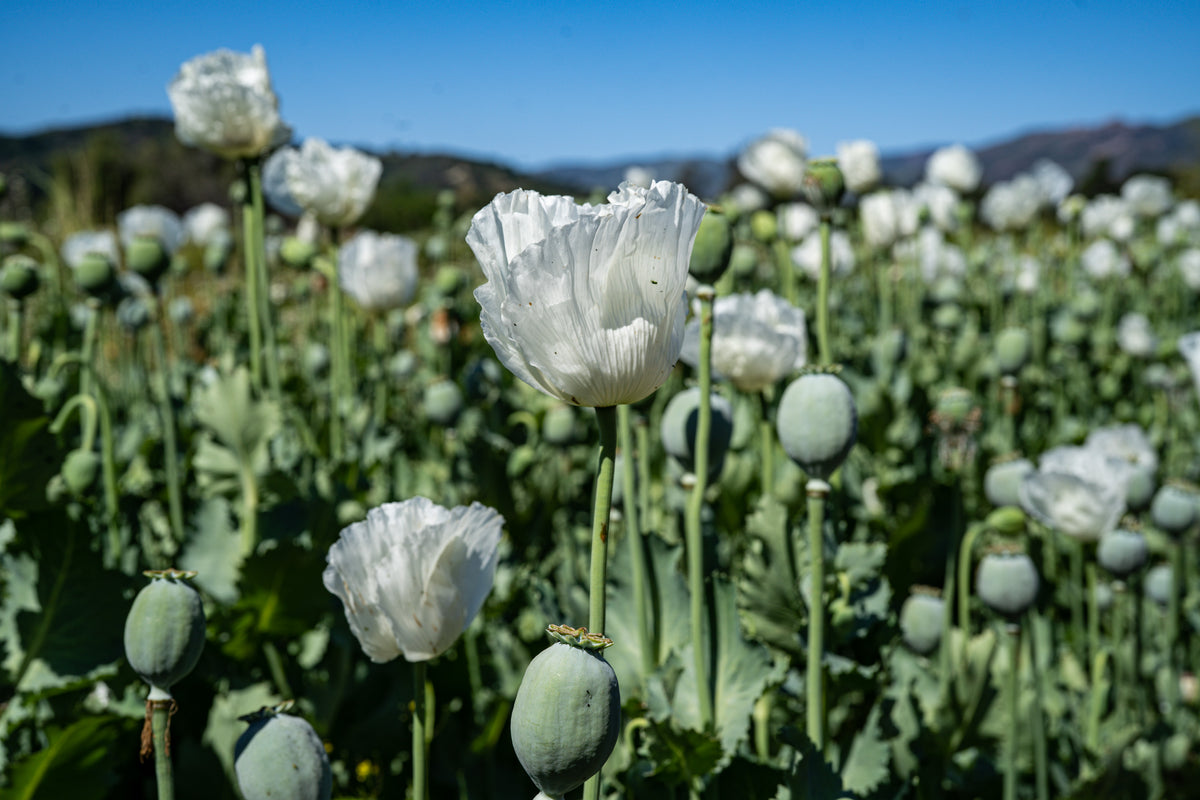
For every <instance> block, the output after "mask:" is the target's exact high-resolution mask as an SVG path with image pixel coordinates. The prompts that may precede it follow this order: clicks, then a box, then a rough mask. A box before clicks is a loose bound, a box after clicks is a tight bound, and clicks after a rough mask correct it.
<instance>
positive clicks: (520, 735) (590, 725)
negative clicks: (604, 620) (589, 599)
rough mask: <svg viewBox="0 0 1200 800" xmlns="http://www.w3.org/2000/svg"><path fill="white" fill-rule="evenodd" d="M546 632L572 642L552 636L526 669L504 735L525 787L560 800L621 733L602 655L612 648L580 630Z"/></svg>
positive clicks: (614, 689) (617, 696) (612, 678)
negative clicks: (526, 779) (507, 736)
mask: <svg viewBox="0 0 1200 800" xmlns="http://www.w3.org/2000/svg"><path fill="white" fill-rule="evenodd" d="M551 629H552V630H555V629H557V630H560V631H572V632H573V633H576V634H578V636H577V637H575V638H572V637H569V636H566V635H561V634H560V635H558V636H557V637H556V638H558V641H556V642H555V643H554V644H552V645H550V646H549V647H548V648H546V649H545V650H543V651H542V652H541V653H539V654H538V655H537V657H535V658H534V659H533V661H531V662H530V664H529V667H528V668H527V669H526V670H525V677H524V678H523V679H522V680H521V686H520V688H519V689H517V698H516V700H515V701H514V702H513V710H512V723H511V728H510V731H511V733H512V743H513V750H514V751H515V752H516V754H517V760H518V761H520V762H521V766H522V767H524V768H525V772H526V773H527V774H528V775H529V778H530V780H532V781H533V783H534V785H536V786H537V788H538V789H539V790H540V791H541V792H542V794H544V795H545V796H546V797H548V798H562V797H563V796H564V795H565V794H566V793H567V792H569V791H571V790H572V789H574V788H575V787H577V786H579V785H581V784H582V783H583V782H584V781H586V780H587V779H588V778H590V777H591V776H592V775H595V774H596V772H597V771H599V769H600V767H602V766H603V765H604V762H605V761H607V760H608V756H609V754H610V753H612V750H613V747H614V746H615V745H616V743H617V737H618V735H619V734H620V732H621V693H620V689H619V687H618V686H617V675H616V673H615V672H613V668H612V667H611V666H610V665H609V663H608V662H607V661H605V660H604V656H603V655H602V654H601V648H602V647H604V646H606V645H605V644H604V643H605V642H607V643H608V644H612V640H610V639H603V638H602V637H598V636H595V635H594V634H588V633H587V631H586V630H585V629H582V628H581V629H578V630H576V629H572V628H566V627H564V626H551ZM552 635H553V634H552ZM589 640H590V641H589Z"/></svg>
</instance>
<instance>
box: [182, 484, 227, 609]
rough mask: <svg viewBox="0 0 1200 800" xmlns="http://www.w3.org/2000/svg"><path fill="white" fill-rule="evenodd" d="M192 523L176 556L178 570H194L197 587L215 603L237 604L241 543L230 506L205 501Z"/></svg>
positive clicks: (209, 500) (214, 499)
mask: <svg viewBox="0 0 1200 800" xmlns="http://www.w3.org/2000/svg"><path fill="white" fill-rule="evenodd" d="M194 519H195V525H194V529H193V531H192V535H191V536H190V537H189V538H188V541H187V544H186V545H185V546H184V548H183V552H182V553H181V554H180V556H179V567H180V569H188V570H194V571H195V572H196V579H195V580H196V585H197V586H199V587H200V588H201V589H203V590H204V591H205V592H207V593H208V594H209V595H211V596H212V598H213V599H214V600H216V601H217V602H218V603H222V604H225V605H229V604H231V603H235V602H237V599H238V596H239V593H238V579H239V577H240V576H241V566H242V543H241V536H240V533H239V531H238V530H237V529H236V528H235V527H234V526H233V523H232V518H231V513H230V509H229V503H228V502H227V501H226V500H225V499H224V498H220V497H214V498H210V499H208V500H205V501H204V503H203V504H202V505H201V506H200V509H199V511H197V512H196V516H195V518H194Z"/></svg>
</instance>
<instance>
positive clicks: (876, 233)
mask: <svg viewBox="0 0 1200 800" xmlns="http://www.w3.org/2000/svg"><path fill="white" fill-rule="evenodd" d="M858 219H859V222H860V223H861V224H862V234H863V239H865V240H866V242H867V244H869V245H870V246H871V247H874V248H882V247H887V246H888V245H890V244H892V243H893V242H895V241H896V237H897V236H899V235H900V209H899V207H898V204H897V203H896V194H895V192H890V191H887V190H886V189H885V190H883V191H879V192H872V193H871V194H868V195H866V196H864V197H863V198H862V199H861V200H859V201H858Z"/></svg>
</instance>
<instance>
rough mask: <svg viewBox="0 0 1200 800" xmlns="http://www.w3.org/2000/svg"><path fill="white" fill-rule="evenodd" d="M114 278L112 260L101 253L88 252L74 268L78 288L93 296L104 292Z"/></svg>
mask: <svg viewBox="0 0 1200 800" xmlns="http://www.w3.org/2000/svg"><path fill="white" fill-rule="evenodd" d="M116 280H117V273H116V270H115V269H114V268H113V264H112V262H111V261H109V260H108V257H107V256H105V255H102V254H101V253H88V254H87V255H85V256H83V258H81V259H80V260H79V265H78V266H77V267H76V268H75V281H76V283H78V284H79V288H80V289H83V291H85V292H87V293H88V294H90V295H92V296H93V297H98V296H100V295H103V294H105V293H106V292H107V291H108V290H109V289H111V288H112V286H113V284H114V283H115V282H116Z"/></svg>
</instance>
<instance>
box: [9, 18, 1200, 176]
mask: <svg viewBox="0 0 1200 800" xmlns="http://www.w3.org/2000/svg"><path fill="white" fill-rule="evenodd" d="M255 43H261V44H262V45H263V46H264V47H265V48H266V53H267V61H268V64H269V66H270V68H271V74H272V78H273V80H274V83H275V88H276V91H277V92H278V93H279V96H280V98H281V110H282V112H283V116H284V118H285V120H287V121H288V122H289V123H290V124H291V125H292V127H293V128H294V129H295V131H296V134H297V136H298V137H307V136H318V137H321V138H325V139H328V140H330V141H332V142H335V143H354V144H359V145H363V146H369V147H372V148H378V149H389V148H394V149H399V150H418V151H425V152H431V151H442V152H454V153H464V154H469V155H474V156H487V157H491V158H495V159H497V160H500V161H503V162H507V163H511V164H514V165H518V166H537V165H542V164H546V163H549V162H555V161H565V160H570V161H576V160H585V161H607V160H613V159H617V158H624V157H628V156H651V155H656V154H706V155H725V154H729V153H732V152H734V151H736V150H737V149H738V148H739V147H740V146H742V145H744V144H745V143H746V142H748V141H750V140H751V139H753V138H754V137H755V136H757V135H759V134H760V133H762V132H763V131H765V130H766V129H768V128H771V127H791V128H795V129H797V130H799V131H800V132H801V133H803V134H804V135H806V136H807V137H808V138H809V141H810V143H811V145H812V150H813V151H814V153H818V154H820V153H830V152H832V150H833V148H834V146H835V145H836V143H837V142H838V141H840V140H843V139H853V138H868V139H872V140H874V141H875V142H877V143H878V144H879V145H880V147H881V148H882V149H883V150H884V151H885V152H889V151H890V152H895V151H902V150H906V149H909V148H913V147H917V146H922V145H930V144H942V143H949V142H955V141H959V142H964V143H967V144H971V145H979V144H985V143H987V142H989V141H994V140H998V139H1002V138H1005V137H1007V136H1009V135H1012V134H1014V133H1017V132H1022V131H1026V130H1031V129H1041V128H1054V127H1060V126H1064V125H1070V124H1081V125H1092V124H1099V123H1102V122H1106V121H1109V120H1112V119H1114V118H1120V119H1124V120H1126V121H1132V122H1168V121H1173V120H1176V119H1179V118H1182V117H1184V116H1187V115H1189V114H1191V113H1196V112H1200V2H1196V1H1195V0H1189V1H1185V2H1159V3H1149V2H1131V0H1102V1H1100V0H1076V1H1075V2H1069V1H1068V0H1043V1H1042V2H1017V1H1016V0H1014V1H1013V2H1004V3H999V2H943V1H941V0H932V1H930V2H907V3H902V2H828V3H821V4H817V3H803V2H790V3H784V2H774V3H751V2H736V0H724V2H717V3H711V2H704V3H692V4H683V3H679V4H675V3H662V2H650V0H646V1H644V2H638V3H628V2H620V1H618V0H595V1H594V2H572V0H558V1H557V2H549V3H507V2H493V3H478V2H473V3H451V2H447V3H431V2H420V3H415V2H414V3H387V4H385V3H361V2H360V3H337V2H322V3H303V2H301V3H292V4H289V5H285V4H283V3H278V2H273V1H270V0H263V1H262V2H241V3H225V2H212V3H198V2H194V0H193V2H188V3H180V2H174V1H173V0H163V1H162V2H155V3H143V2H125V3H122V4H120V5H118V4H116V3H94V2H93V3H83V2H72V3H68V2H54V1H53V0H43V1H42V2H30V1H29V0H8V2H6V3H5V10H4V12H3V15H2V20H0V53H3V56H2V57H0V131H2V132H4V133H6V134H15V133H29V132H33V131H37V130H41V129H44V128H48V127H55V126H63V125H72V124H79V123H89V122H95V121H101V120H111V119H115V118H118V117H121V116H123V115H126V114H129V113H157V114H169V113H170V103H169V102H168V100H167V95H166V89H165V87H166V85H167V83H168V82H169V81H170V80H171V78H172V77H173V76H174V75H175V73H176V71H177V70H178V68H179V65H180V64H181V63H182V62H184V61H186V60H188V59H190V58H192V57H193V56H196V55H199V54H201V53H206V52H209V51H211V50H215V49H218V48H220V47H226V48H230V49H233V50H241V51H249V49H250V47H251V46H252V45H254V44H255Z"/></svg>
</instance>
